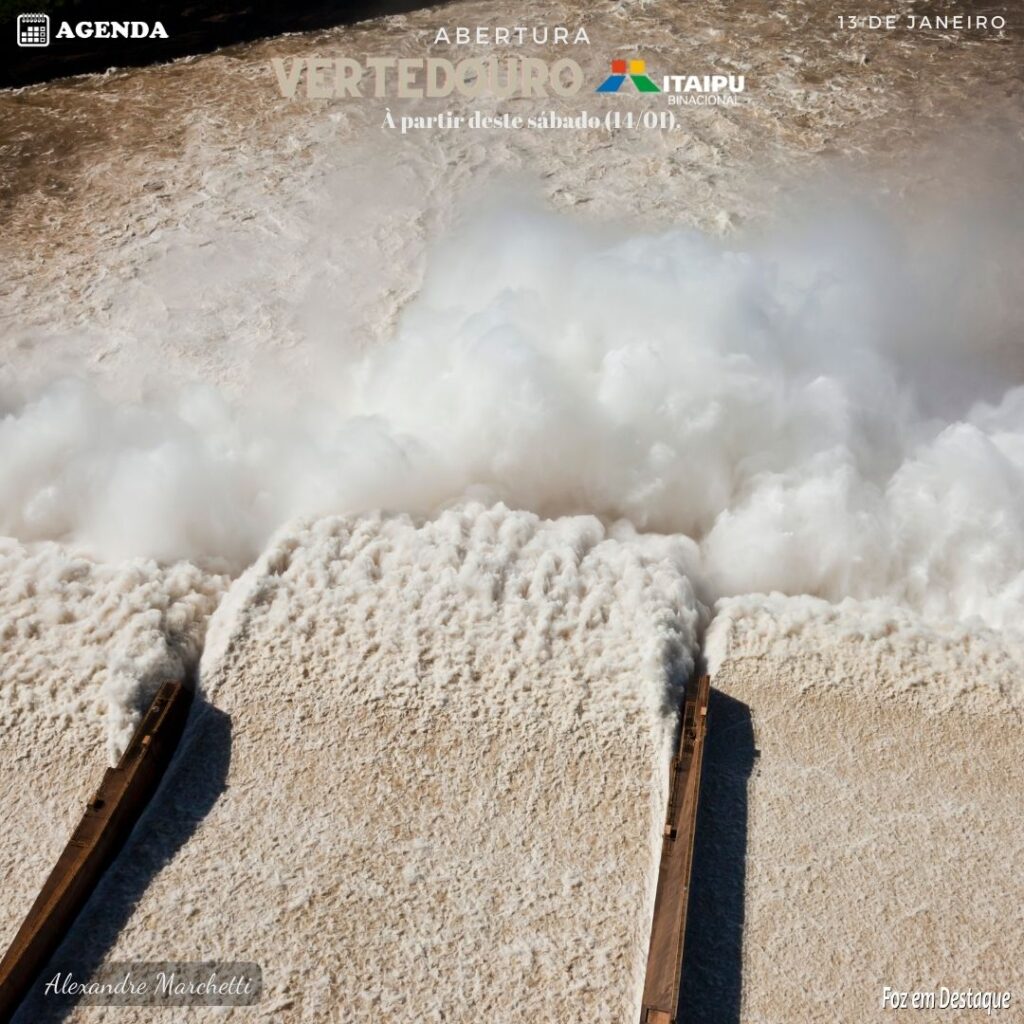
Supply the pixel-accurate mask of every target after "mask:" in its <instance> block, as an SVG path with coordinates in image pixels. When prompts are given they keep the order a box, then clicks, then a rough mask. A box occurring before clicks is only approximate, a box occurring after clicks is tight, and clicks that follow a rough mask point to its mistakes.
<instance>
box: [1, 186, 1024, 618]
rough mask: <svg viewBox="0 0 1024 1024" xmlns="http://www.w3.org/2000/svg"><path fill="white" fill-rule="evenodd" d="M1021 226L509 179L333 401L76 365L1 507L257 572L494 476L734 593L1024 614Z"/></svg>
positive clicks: (505, 486)
mask: <svg viewBox="0 0 1024 1024" xmlns="http://www.w3.org/2000/svg"><path fill="white" fill-rule="evenodd" d="M968 227H969V228H970V230H968ZM1014 230H1015V225H1014V223H1013V217H1010V218H1008V219H1006V218H1004V221H1003V223H1002V224H1001V225H1000V224H998V223H996V222H987V223H986V222H985V221H984V219H980V220H979V219H978V218H977V217H976V218H975V219H974V220H973V221H972V222H971V223H970V224H969V225H968V224H967V223H966V222H957V221H956V220H955V218H954V219H952V220H949V219H947V220H946V221H945V222H944V223H942V224H941V225H939V226H933V227H932V228H929V229H926V228H921V227H916V228H913V227H911V226H909V224H900V223H899V222H897V221H895V220H893V219H892V218H891V217H890V218H889V219H886V217H885V216H883V213H882V212H881V211H872V210H870V209H867V208H863V209H859V210H856V211H853V212H851V211H849V210H848V211H846V213H845V214H843V215H839V214H836V213H835V212H834V211H833V212H832V213H831V214H830V215H829V219H828V220H827V221H819V222H818V223H817V224H816V225H815V226H813V227H810V228H801V229H796V228H794V229H792V230H791V231H789V232H787V233H776V234H775V236H773V237H770V238H765V237H760V238H754V237H752V238H749V239H746V240H742V241H740V240H737V239H732V240H730V241H729V242H724V241H722V240H718V239H712V238H708V237H704V236H702V235H699V234H697V233H693V232H686V231H669V232H665V233H660V234H644V233H637V232H629V231H626V230H625V229H623V228H620V227H616V228H611V227H602V226H594V225H587V224H583V223H581V222H579V221H576V220H573V219H569V218H566V217H564V216H558V215H555V214H551V213H545V212H541V211H540V210H538V209H535V208H532V207H530V206H524V205H523V204H522V203H517V202H510V203H509V202H506V203H496V204H494V205H492V206H489V207H485V208H483V209H477V210H475V211H474V212H472V213H471V214H470V215H468V216H466V217H465V218H464V220H463V223H462V226H461V227H459V228H458V229H456V230H455V231H454V233H453V234H451V235H450V236H448V237H446V238H444V239H442V240H441V241H439V242H438V243H437V244H436V245H435V246H434V249H433V251H432V253H431V254H430V257H429V259H428V267H427V273H426V278H425V281H424V284H423V286H422V289H421V290H420V292H419V294H418V296H417V297H416V298H415V299H414V300H413V301H412V302H411V303H410V304H409V305H408V306H407V307H406V308H405V310H404V312H403V314H402V316H401V318H400V322H399V323H398V325H397V328H396V329H395V330H394V333H393V336H392V337H391V339H390V340H389V341H387V342H386V343H385V344H383V345H381V346H379V347H377V348H374V349H372V350H370V351H369V353H368V354H367V353H364V354H362V355H358V356H357V355H355V354H353V353H352V351H351V347H348V348H347V347H346V345H345V339H344V338H343V337H342V338H338V339H336V347H335V348H334V349H333V350H332V351H331V352H329V353H324V359H323V365H324V366H329V367H330V375H329V377H328V376H327V375H326V372H325V371H322V370H321V367H320V366H314V367H312V368H311V369H310V371H309V378H310V382H309V394H308V395H299V396H288V398H286V399H282V396H277V398H276V400H275V401H274V402H261V401H259V400H257V399H255V398H254V399H252V400H250V401H248V402H246V401H240V400H237V399H236V400H231V401H229V400H228V399H227V398H225V397H224V396H223V395H221V394H218V393H217V391H216V390H214V389H212V388H205V387H195V388H185V389H182V390H179V391H177V392H176V393H175V394H173V395H160V394H157V395H153V396H151V397H150V398H149V399H148V400H147V401H146V402H145V403H141V404H131V403H128V404H126V403H124V402H113V401H109V400H107V399H104V398H102V397H101V396H100V395H99V394H98V393H97V392H96V391H95V390H94V389H93V388H92V387H91V386H87V385H86V384H83V383H81V382H75V381H72V380H65V381H62V382H59V383H56V384H54V385H52V386H50V387H48V388H45V389H43V390H42V391H41V392H39V393H35V394H33V395H30V396H28V397H23V398H21V399H20V400H8V402H7V404H6V408H5V415H4V418H3V420H2V421H0V448H2V450H3V452H4V459H3V462H2V464H0V531H2V532H3V533H8V534H11V535H14V536H16V537H18V538H19V539H22V540H29V541H32V540H40V539H60V540H65V541H71V542H73V543H75V544H76V545H80V546H83V547H84V548H86V549H87V550H90V551H92V552H94V553H95V554H97V555H99V556H101V557H106V558H121V557H126V556H135V555H145V556H150V557H155V558H158V559H162V560H171V559H175V558H191V559H196V560H200V561H203V562H205V563H208V564H217V563H220V564H222V565H225V566H227V567H228V568H230V569H232V570H236V571H237V570H238V569H240V568H241V567H243V566H244V565H245V564H247V563H248V562H249V561H251V560H252V559H253V558H254V557H255V555H256V553H257V552H258V551H259V550H260V548H261V547H262V546H263V544H264V542H265V541H266V539H267V537H268V536H269V534H270V533H271V532H272V531H273V529H274V528H276V527H277V526H278V525H280V524H281V523H282V522H284V521H286V520H288V519H290V518H292V517H294V516H297V515H308V514H322V513H329V512H351V511H362V510H367V509H372V508H377V507H384V508H392V509H398V510H403V511H411V512H415V513H429V512H431V511H432V510H435V509H437V508H438V507H441V506H443V505H444V504H446V503H450V502H452V501H455V500H458V499H459V498H461V497H463V496H465V495H466V494H474V495H477V496H481V495H482V496H490V497H494V498H498V499H501V500H503V501H505V502H507V503H508V504H509V505H511V506H512V507H518V508H527V509H531V510H534V511H538V512H541V513H543V514H548V515H551V514H564V513H572V512H592V513H596V514H598V515H600V516H602V517H604V518H606V519H608V520H614V519H618V518H625V519H628V520H630V521H631V522H632V523H633V524H634V525H635V526H637V527H638V528H640V529H643V530H651V531H658V532H669V533H683V534H686V535H688V536H690V537H692V538H694V539H695V540H697V541H698V542H699V545H700V549H701V556H702V576H703V580H702V582H701V588H702V596H703V597H705V598H706V599H713V598H715V597H718V596H721V595H728V594H736V593H744V592H750V591H770V590H779V591H782V592H784V593H809V594H814V595H818V596H822V597H826V598H828V599H833V600H835V599H840V598H842V597H845V596H852V597H876V596H888V597H891V598H893V599H895V600H897V601H898V602H900V603H901V604H905V605H907V606H909V607H911V608H913V609H915V610H918V611H922V612H924V613H926V614H927V615H929V616H931V617H940V618H945V617H957V618H969V617H972V616H979V617H980V618H981V619H982V620H983V621H984V622H986V623H987V624H989V625H993V626H997V627H999V626H1003V625H1007V624H1010V623H1012V622H1014V621H1015V620H1018V619H1019V618H1020V616H1021V612H1022V610H1024V609H1022V605H1024V387H1022V386H1021V384H1022V382H1024V352H1022V349H1021V343H1022V339H1024V334H1022V332H1021V325H1022V323H1024V316H1022V309H1021V302H1020V300H1019V298H1018V296H1017V295H1016V294H1015V292H1014V289H1013V280H1014V274H1013V271H1014V258H1015V255H1014V254H1015V251H1014V248H1013V245H1014V243H1013V238H1014V235H1013V231H1014ZM164 272H165V271H164V270H163V269H162V268H158V270H157V272H156V273H158V274H159V273H164ZM187 284H188V282H187V280H186V281H185V282H184V284H183V282H182V281H181V280H177V281H175V284H174V286H175V287H176V288H179V289H180V288H182V287H183V286H187ZM328 356H329V358H328Z"/></svg>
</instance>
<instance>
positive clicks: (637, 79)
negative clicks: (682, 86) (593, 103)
mask: <svg viewBox="0 0 1024 1024" xmlns="http://www.w3.org/2000/svg"><path fill="white" fill-rule="evenodd" d="M627 78H629V79H630V80H631V81H632V82H633V85H634V86H636V90H637V92H661V90H660V89H659V88H658V87H657V86H656V85H655V84H654V82H653V81H652V80H651V79H650V78H648V77H647V61H645V60H628V61H626V60H613V61H612V73H611V74H610V75H609V76H608V77H607V78H606V79H605V80H604V81H603V82H602V83H601V84H600V85H599V86H598V87H597V88H596V89H595V90H594V91H595V92H618V91H619V89H621V88H622V83H623V82H624V81H625V80H626V79H627Z"/></svg>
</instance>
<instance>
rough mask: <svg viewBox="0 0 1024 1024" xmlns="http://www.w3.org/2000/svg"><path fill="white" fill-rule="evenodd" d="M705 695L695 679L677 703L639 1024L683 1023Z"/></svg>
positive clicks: (702, 682)
mask: <svg viewBox="0 0 1024 1024" xmlns="http://www.w3.org/2000/svg"><path fill="white" fill-rule="evenodd" d="M710 690H711V680H710V678H709V677H708V676H706V675H702V676H696V677H694V678H693V679H691V680H690V682H689V684H688V685H687V687H686V693H685V696H684V698H683V714H682V721H681V723H680V730H679V751H678V753H677V754H676V756H675V757H674V758H672V768H671V773H670V777H669V786H670V788H669V798H668V812H667V814H666V816H665V829H664V838H663V840H662V848H661V864H660V866H659V868H658V889H657V893H656V895H655V898H654V920H653V922H652V924H651V944H650V947H649V949H648V953H647V975H646V977H645V979H644V995H643V1004H642V1007H641V1010H640V1024H676V1022H678V1021H682V1019H683V1017H682V1016H681V1014H682V1010H681V1008H680V1007H679V984H680V979H681V974H682V966H683V938H684V936H685V934H686V908H687V904H688V903H689V897H690V868H691V866H692V863H693V839H694V832H695V830H696V827H697V801H698V798H699V796H700V770H701V760H702V758H703V755H704V733H705V730H706V726H707V714H708V696H709V694H710Z"/></svg>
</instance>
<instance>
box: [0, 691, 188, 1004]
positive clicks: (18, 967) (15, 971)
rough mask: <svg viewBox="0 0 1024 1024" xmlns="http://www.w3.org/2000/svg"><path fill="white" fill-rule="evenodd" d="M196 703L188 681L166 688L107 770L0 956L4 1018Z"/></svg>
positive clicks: (113, 851) (120, 836)
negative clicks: (24, 916)
mask: <svg viewBox="0 0 1024 1024" xmlns="http://www.w3.org/2000/svg"><path fill="white" fill-rule="evenodd" d="M191 701H192V691H191V689H190V688H189V687H188V686H187V685H185V684H184V683H165V684H164V685H163V686H161V687H160V690H159V691H158V692H157V695H156V696H155V697H154V698H153V702H152V704H150V706H149V709H148V710H147V712H146V714H145V716H144V717H143V719H142V721H141V722H140V723H139V726H138V728H137V729H136V730H135V734H134V735H133V736H132V739H131V742H130V743H129V744H128V747H127V749H126V750H125V752H124V755H123V756H122V757H121V760H120V761H119V762H118V764H117V767H116V768H108V769H107V771H106V772H105V773H104V775H103V780H102V781H101V782H100V787H99V789H98V790H97V791H96V795H95V796H94V797H93V798H92V800H90V801H89V803H88V804H87V805H86V809H85V814H84V816H83V817H82V820H81V821H80V822H79V824H78V827H77V828H76V829H75V831H74V833H73V834H72V836H71V839H70V840H69V842H68V844H67V846H66V847H65V848H64V852H63V853H62V854H61V855H60V857H59V858H58V860H57V864H56V866H55V867H54V869H53V871H51V872H50V876H49V878H47V880H46V883H45V884H44V885H43V888H42V890H41V891H40V893H39V895H38V896H37V897H36V901H35V903H33V904H32V908H31V910H29V912H28V916H27V917H26V918H25V920H24V922H23V923H22V925H21V928H20V929H19V930H18V934H17V935H15V937H14V941H13V942H12V943H11V946H10V949H8V950H7V953H6V954H5V955H4V958H3V960H2V961H0V1022H3V1024H6V1022H7V1021H9V1020H10V1019H11V1017H13V1016H14V1013H15V1011H16V1010H17V1009H18V1006H19V1005H20V1004H21V1002H22V1000H23V999H24V998H25V996H26V995H27V994H28V991H29V988H30V987H31V985H32V982H33V981H34V980H35V978H36V977H37V976H38V975H39V972H40V971H42V969H43V968H44V967H45V966H46V962H47V961H48V960H49V959H50V957H51V956H52V955H53V953H54V952H55V951H56V949H57V947H58V946H59V945H60V943H61V941H62V940H63V938H64V936H65V935H66V934H67V932H68V929H69V928H70V927H71V925H72V923H73V922H74V920H75V917H76V916H77V915H78V912H79V911H80V910H81V909H82V907H83V906H84V905H85V901H86V900H87V899H88V898H89V895H90V893H91V892H92V891H93V889H94V888H95V887H96V883H97V882H98V881H99V879H100V876H101V875H102V874H103V872H104V870H105V869H106V868H107V867H108V866H109V865H110V863H111V861H113V859H114V857H115V856H116V855H117V852H118V850H119V849H120V847H121V844H122V843H123V842H124V840H125V839H126V838H127V837H128V834H129V833H130V832H131V830H132V827H133V826H134V825H135V822H136V821H137V820H138V818H139V815H140V814H141V813H142V810H143V808H144V807H145V806H146V804H147V803H148V802H149V799H150V797H151V796H152V795H153V792H154V791H155V790H156V787H157V784H158V783H159V781H160V778H161V776H162V775H163V772H164V769H165V768H166V767H167V764H168V762H169V761H170V759H171V755H172V754H173V753H174V750H175V748H176V747H177V745H178V740H179V739H180V738H181V733H182V730H183V729H184V726H185V720H186V718H187V717H188V709H189V705H190V704H191Z"/></svg>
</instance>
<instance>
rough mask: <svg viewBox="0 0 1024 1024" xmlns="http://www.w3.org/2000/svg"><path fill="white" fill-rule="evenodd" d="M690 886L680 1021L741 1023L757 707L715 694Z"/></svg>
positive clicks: (710, 716) (706, 740) (706, 747)
mask: <svg viewBox="0 0 1024 1024" xmlns="http://www.w3.org/2000/svg"><path fill="white" fill-rule="evenodd" d="M704 743H705V745H704V765H703V771H702V775H701V790H700V805H699V808H698V811H697V834H696V841H695V843H694V851H693V868H692V874H691V879H690V905H689V911H688V915H687V924H686V942H685V947H684V948H685V957H684V960H683V976H682V984H681V995H680V1003H679V1005H680V1018H681V1019H683V1020H686V1021H693V1022H695V1024H696V1022H699V1024H738V1022H739V1020H740V1005H741V1001H742V992H743V917H744V890H745V885H746V863H747V783H748V780H749V778H750V773H751V771H752V769H753V767H754V759H755V758H756V756H757V751H756V750H755V749H754V729H753V724H752V722H751V718H750V708H748V707H747V705H746V704H743V703H742V702H740V701H738V700H734V699H733V698H732V697H727V696H726V695H725V694H724V693H721V692H720V691H718V690H712V691H711V697H710V703H709V706H708V733H707V737H706V739H705V741H704Z"/></svg>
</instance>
